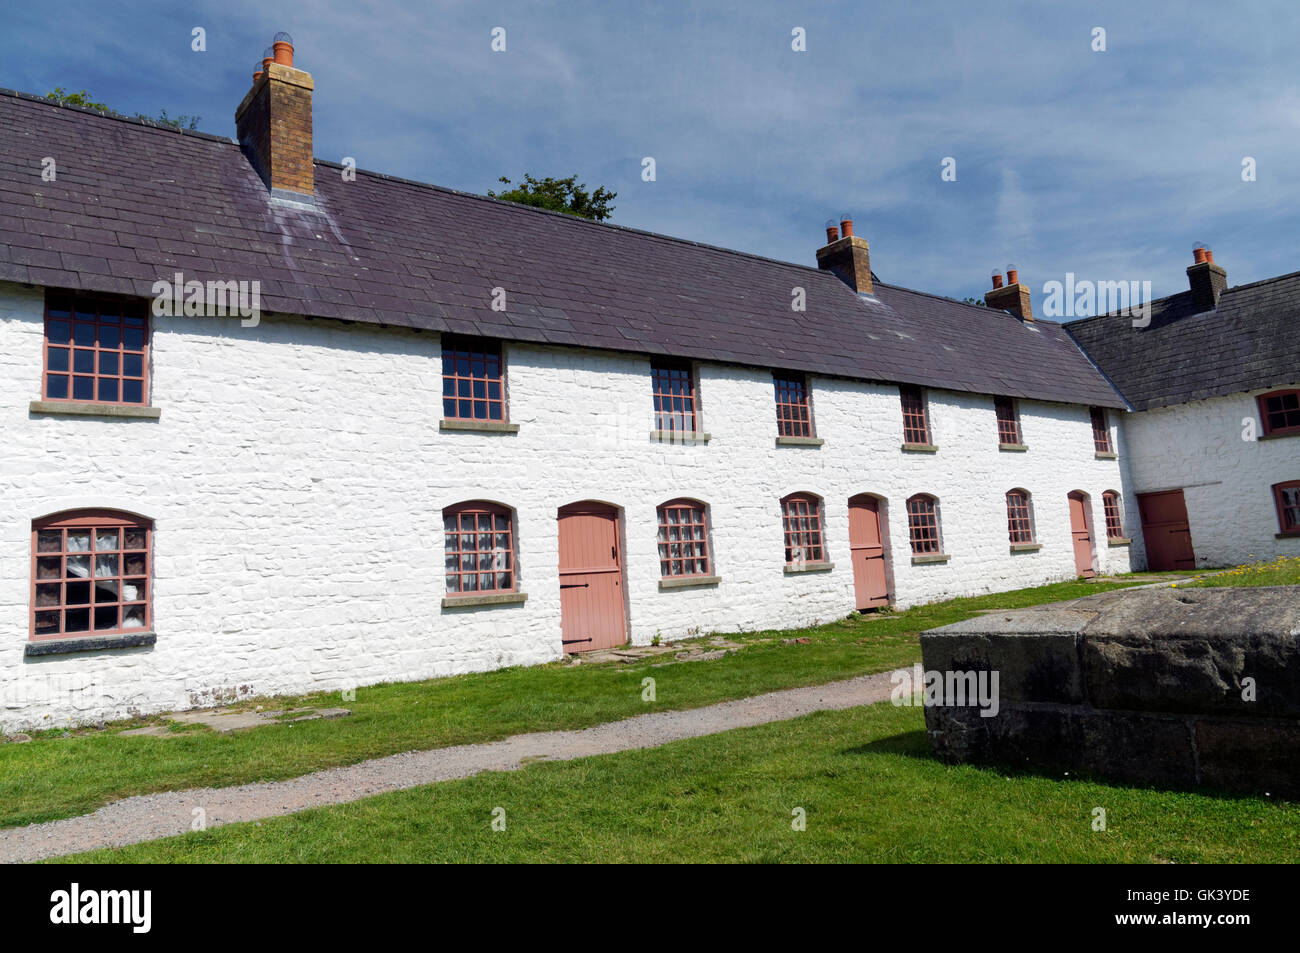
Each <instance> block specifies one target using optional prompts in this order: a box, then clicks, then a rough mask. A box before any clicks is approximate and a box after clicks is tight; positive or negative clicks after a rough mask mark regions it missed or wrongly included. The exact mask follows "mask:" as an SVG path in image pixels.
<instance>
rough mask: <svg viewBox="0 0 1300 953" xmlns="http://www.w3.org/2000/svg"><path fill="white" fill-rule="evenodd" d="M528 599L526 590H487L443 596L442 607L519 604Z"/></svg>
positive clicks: (461, 607) (456, 607)
mask: <svg viewBox="0 0 1300 953" xmlns="http://www.w3.org/2000/svg"><path fill="white" fill-rule="evenodd" d="M527 601H528V593H526V592H488V593H482V594H479V595H473V596H444V597H443V600H442V607H443V608H444V609H463V608H466V607H469V606H521V605H523V604H524V603H525V602H527Z"/></svg>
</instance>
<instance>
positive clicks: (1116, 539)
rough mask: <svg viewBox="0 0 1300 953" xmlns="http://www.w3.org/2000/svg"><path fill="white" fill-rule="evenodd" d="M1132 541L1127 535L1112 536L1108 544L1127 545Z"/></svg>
mask: <svg viewBox="0 0 1300 953" xmlns="http://www.w3.org/2000/svg"><path fill="white" fill-rule="evenodd" d="M1131 542H1133V540H1132V539H1130V538H1129V537H1127V536H1111V537H1109V538H1108V539H1107V540H1106V544H1107V545H1108V546H1127V545H1128V544H1129V543H1131Z"/></svg>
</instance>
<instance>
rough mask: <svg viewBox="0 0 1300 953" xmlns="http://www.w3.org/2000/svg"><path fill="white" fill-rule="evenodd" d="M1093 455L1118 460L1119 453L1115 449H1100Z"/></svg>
mask: <svg viewBox="0 0 1300 953" xmlns="http://www.w3.org/2000/svg"><path fill="white" fill-rule="evenodd" d="M1093 457H1095V458H1096V459H1098V460H1118V459H1119V454H1118V453H1116V452H1115V451H1114V450H1098V451H1097V452H1096V453H1094V454H1093Z"/></svg>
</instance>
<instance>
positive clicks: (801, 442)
mask: <svg viewBox="0 0 1300 953" xmlns="http://www.w3.org/2000/svg"><path fill="white" fill-rule="evenodd" d="M825 442H826V441H825V440H823V439H822V438H821V437H777V438H776V445H777V446H778V447H820V446H821V445H822V444H824V443H825Z"/></svg>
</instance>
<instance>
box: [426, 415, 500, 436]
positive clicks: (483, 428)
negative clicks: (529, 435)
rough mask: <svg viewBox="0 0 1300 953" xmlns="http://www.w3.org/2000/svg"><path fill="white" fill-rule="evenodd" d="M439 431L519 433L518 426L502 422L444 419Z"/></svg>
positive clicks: (439, 425)
mask: <svg viewBox="0 0 1300 953" xmlns="http://www.w3.org/2000/svg"><path fill="white" fill-rule="evenodd" d="M438 429H439V430H467V431H471V432H473V433H519V425H518V424H508V423H506V422H505V421H502V420H454V419H447V418H444V419H443V420H441V421H440V422H439V423H438Z"/></svg>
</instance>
